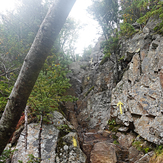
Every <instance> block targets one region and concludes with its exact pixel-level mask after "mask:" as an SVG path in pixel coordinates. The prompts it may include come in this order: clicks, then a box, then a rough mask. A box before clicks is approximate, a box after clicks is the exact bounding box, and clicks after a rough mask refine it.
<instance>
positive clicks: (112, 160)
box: [90, 142, 117, 163]
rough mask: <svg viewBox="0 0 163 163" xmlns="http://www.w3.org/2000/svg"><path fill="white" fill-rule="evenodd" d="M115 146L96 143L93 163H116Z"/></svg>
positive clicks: (92, 156) (92, 153) (92, 154)
mask: <svg viewBox="0 0 163 163" xmlns="http://www.w3.org/2000/svg"><path fill="white" fill-rule="evenodd" d="M115 148H116V147H115V145H114V144H111V143H107V142H99V143H96V144H95V145H94V147H93V150H92V152H91V159H90V160H91V162H92V163H116V162H117V157H116V149H115Z"/></svg>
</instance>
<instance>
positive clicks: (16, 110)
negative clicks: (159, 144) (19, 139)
mask: <svg viewBox="0 0 163 163" xmlns="http://www.w3.org/2000/svg"><path fill="white" fill-rule="evenodd" d="M75 1H76V0H55V2H54V4H53V5H52V7H51V8H50V9H49V11H48V13H47V15H46V17H45V19H44V20H43V22H42V24H41V26H40V28H39V31H38V33H37V35H36V37H35V40H34V42H33V44H32V46H31V48H30V50H29V52H28V54H27V56H26V58H25V60H24V63H23V66H22V68H21V71H20V73H19V76H18V78H17V81H16V83H15V85H14V88H13V90H12V92H11V94H10V96H9V99H8V103H7V105H6V108H5V111H4V113H3V115H2V118H1V120H0V155H1V153H2V152H3V150H4V148H5V146H6V145H7V143H8V141H9V139H10V137H11V135H12V134H13V132H14V131H15V127H16V125H17V123H18V120H19V119H20V116H21V114H22V112H23V111H24V108H25V106H26V103H27V100H28V97H29V95H30V93H31V91H32V89H33V86H34V84H35V82H36V79H37V77H38V75H39V72H40V70H41V68H42V66H43V64H44V62H45V60H46V58H47V56H48V53H49V52H50V50H51V48H52V46H53V44H54V41H55V39H56V38H57V36H58V34H59V32H60V30H61V28H62V26H63V25H64V23H65V21H66V18H67V16H68V14H69V12H70V11H71V8H72V6H73V5H74V3H75Z"/></svg>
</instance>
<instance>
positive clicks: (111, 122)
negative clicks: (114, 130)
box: [108, 119, 116, 125]
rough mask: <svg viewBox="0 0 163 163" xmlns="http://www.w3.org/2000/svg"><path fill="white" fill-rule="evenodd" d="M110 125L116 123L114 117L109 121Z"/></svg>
mask: <svg viewBox="0 0 163 163" xmlns="http://www.w3.org/2000/svg"><path fill="white" fill-rule="evenodd" d="M108 124H109V125H116V121H115V120H114V119H111V120H109V121H108Z"/></svg>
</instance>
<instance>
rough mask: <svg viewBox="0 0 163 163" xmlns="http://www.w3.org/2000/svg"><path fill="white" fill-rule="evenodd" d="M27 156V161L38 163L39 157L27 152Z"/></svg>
mask: <svg viewBox="0 0 163 163" xmlns="http://www.w3.org/2000/svg"><path fill="white" fill-rule="evenodd" d="M28 157H29V159H28V162H27V163H40V158H37V157H35V156H34V155H33V154H29V155H28Z"/></svg>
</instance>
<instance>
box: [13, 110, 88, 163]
mask: <svg viewBox="0 0 163 163" xmlns="http://www.w3.org/2000/svg"><path fill="white" fill-rule="evenodd" d="M51 121H52V124H48V125H46V124H43V125H42V128H40V125H39V124H38V123H31V124H29V125H28V130H27V137H25V135H26V133H25V132H26V130H23V132H22V133H21V135H20V137H19V140H18V143H17V146H16V149H17V150H16V151H15V152H14V155H13V157H12V161H11V162H12V163H18V161H19V160H20V161H22V162H23V163H27V162H28V160H29V155H32V156H34V157H35V158H38V156H39V151H40V152H41V160H42V161H41V162H42V163H54V162H58V160H61V157H62V156H63V157H62V162H65V163H66V162H69V161H70V162H73V160H74V159H75V160H77V161H78V162H79V163H85V161H86V156H85V155H84V153H83V152H82V150H81V149H80V146H79V142H78V137H77V134H76V133H75V132H71V131H73V130H74V128H73V127H72V126H71V125H70V123H69V122H68V121H67V120H66V119H65V118H64V117H63V116H62V114H61V113H59V112H57V111H55V112H54V113H53V116H52V118H51ZM40 131H41V132H40ZM63 134H64V135H65V136H64V137H63V138H62V139H61V137H62V136H63ZM26 139H27V143H25V140H26ZM73 141H75V142H76V144H75V145H74V142H73ZM61 144H62V147H63V148H62V150H61ZM57 149H60V150H57ZM65 156H66V157H65ZM67 160H68V161H67ZM59 162H61V161H59Z"/></svg>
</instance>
